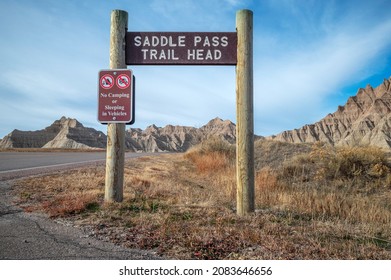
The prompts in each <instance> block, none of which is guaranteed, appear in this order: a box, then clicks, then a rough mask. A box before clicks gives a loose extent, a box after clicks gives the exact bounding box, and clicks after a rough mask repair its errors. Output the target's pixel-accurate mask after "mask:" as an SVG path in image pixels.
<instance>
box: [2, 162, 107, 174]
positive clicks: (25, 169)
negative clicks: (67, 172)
mask: <svg viewBox="0 0 391 280" xmlns="http://www.w3.org/2000/svg"><path fill="white" fill-rule="evenodd" d="M105 160H106V159H94V160H87V161H77V162H70V163H59V164H53V165H43V166H36V167H27V168H19V169H12V170H5V171H0V174H3V173H9V172H18V171H27V170H34V169H40V168H49V167H60V166H67V165H74V164H79V163H91V162H100V161H105Z"/></svg>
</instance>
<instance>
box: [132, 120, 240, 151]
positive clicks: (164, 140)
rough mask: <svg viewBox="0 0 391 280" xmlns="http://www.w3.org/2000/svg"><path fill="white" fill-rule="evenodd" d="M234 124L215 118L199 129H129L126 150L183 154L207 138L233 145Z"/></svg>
mask: <svg viewBox="0 0 391 280" xmlns="http://www.w3.org/2000/svg"><path fill="white" fill-rule="evenodd" d="M235 130H236V127H235V124H233V123H232V122H231V121H229V120H225V121H223V120H221V119H219V118H215V119H213V120H211V121H210V122H208V123H207V124H206V125H204V126H202V127H201V128H194V127H190V126H173V125H167V126H165V127H163V128H159V127H156V126H155V125H151V126H149V127H147V128H146V129H145V130H141V129H139V128H135V129H134V128H131V129H129V130H127V131H126V136H125V141H126V146H127V147H128V149H130V150H133V151H146V152H164V151H170V152H184V151H186V150H188V149H189V148H190V147H191V146H193V145H196V144H198V143H200V142H201V141H202V140H205V139H207V138H209V137H219V138H221V139H223V140H225V141H227V142H229V143H234V142H235V140H236V137H235Z"/></svg>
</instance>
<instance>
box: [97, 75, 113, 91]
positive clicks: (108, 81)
mask: <svg viewBox="0 0 391 280" xmlns="http://www.w3.org/2000/svg"><path fill="white" fill-rule="evenodd" d="M100 85H101V87H102V88H104V89H111V88H112V87H113V86H114V78H113V76H111V75H109V74H106V75H103V76H102V78H100Z"/></svg>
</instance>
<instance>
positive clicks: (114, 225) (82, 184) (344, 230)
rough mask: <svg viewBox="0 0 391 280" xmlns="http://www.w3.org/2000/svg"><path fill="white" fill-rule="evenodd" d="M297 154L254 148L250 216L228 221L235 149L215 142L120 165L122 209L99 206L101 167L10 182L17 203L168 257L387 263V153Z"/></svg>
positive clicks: (313, 150)
mask: <svg viewBox="0 0 391 280" xmlns="http://www.w3.org/2000/svg"><path fill="white" fill-rule="evenodd" d="M297 147H298V146H296V145H289V144H286V143H284V144H280V143H278V142H270V141H264V142H258V143H256V154H257V156H256V159H257V162H256V166H257V169H256V178H255V187H256V192H255V193H256V208H257V209H256V212H255V213H254V214H252V215H248V216H246V217H238V216H237V215H236V214H235V205H236V202H235V199H236V176H235V147H234V146H233V145H230V144H227V143H225V142H224V141H221V140H219V139H210V140H209V141H206V142H204V143H202V144H201V145H199V146H197V147H194V148H193V149H191V150H190V151H189V152H187V153H186V154H184V155H181V154H179V155H175V154H169V155H161V156H158V157H144V158H140V159H137V160H132V161H128V162H127V164H126V168H125V188H124V201H123V202H122V203H114V204H104V203H103V188H104V186H103V185H104V180H103V179H104V178H103V176H104V170H103V169H102V168H101V169H99V168H98V169H96V168H95V169H94V168H91V169H84V170H80V171H77V172H74V171H72V172H71V171H68V172H66V173H63V174H61V175H47V176H44V177H41V178H32V179H28V180H24V181H22V182H19V185H20V196H21V202H22V203H23V204H25V205H29V204H32V205H35V208H34V209H35V210H43V211H47V212H49V213H52V216H62V217H64V218H68V219H71V220H73V219H74V222H75V223H79V224H80V225H88V226H89V228H91V227H92V228H93V229H94V234H99V235H105V236H106V237H107V238H109V239H110V240H112V241H113V242H115V243H118V244H122V245H124V246H128V247H137V248H143V249H153V250H156V251H157V252H158V253H159V254H162V255H166V256H169V257H171V258H180V259H379V258H380V259H390V258H391V253H390V249H391V202H390V201H391V184H390V181H391V178H390V167H391V165H390V162H389V157H388V156H387V154H385V153H384V152H383V151H381V150H380V149H377V148H370V147H354V148H333V147H329V146H325V145H322V144H319V143H317V144H315V145H313V146H312V147H309V146H308V145H300V147H299V148H297ZM290 149H291V150H290ZM262 156H268V157H270V158H268V159H263V158H262ZM272 158H273V160H272ZM79 198H80V200H81V202H78V199H79ZM66 201H68V202H69V203H66ZM63 202H64V203H63ZM96 202H98V203H96ZM64 205H65V206H64ZM62 207H65V208H66V210H64V209H62ZM83 208H84V209H83ZM50 211H52V212H50ZM75 217H77V218H75Z"/></svg>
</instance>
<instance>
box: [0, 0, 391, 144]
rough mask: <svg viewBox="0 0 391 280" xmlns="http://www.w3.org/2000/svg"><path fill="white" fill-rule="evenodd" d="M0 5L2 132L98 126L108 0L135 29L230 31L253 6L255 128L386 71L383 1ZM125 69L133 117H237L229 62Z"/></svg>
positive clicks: (277, 125)
mask: <svg viewBox="0 0 391 280" xmlns="http://www.w3.org/2000/svg"><path fill="white" fill-rule="evenodd" d="M0 8H1V9H0V24H1V25H2V26H4V27H5V26H6V27H7V28H2V29H0V36H1V38H7V40H3V41H1V43H0V56H1V57H0V58H1V61H2V63H1V64H0V79H1V80H2V82H1V83H0V96H1V99H2V101H1V103H0V112H1V113H0V114H1V115H0V116H1V118H2V119H7V122H5V123H7V125H9V126H5V125H3V126H2V127H1V128H0V137H2V136H3V135H5V134H6V133H8V132H10V131H11V130H12V129H13V128H19V129H40V128H42V127H44V126H46V125H49V124H50V122H51V121H53V120H54V119H56V118H59V117H61V116H62V115H67V116H69V117H76V118H78V119H79V120H80V121H81V122H82V123H84V124H89V125H94V124H95V125H94V126H95V127H96V128H98V129H103V130H104V129H105V128H104V127H103V126H101V125H99V124H98V122H97V121H96V114H97V113H96V103H97V97H96V94H97V92H96V91H97V75H98V71H99V70H100V69H105V68H107V67H108V64H109V58H108V52H109V24H110V12H111V10H113V9H124V10H128V11H129V26H130V29H131V30H135V31H136V30H137V31H234V30H235V13H236V10H238V9H242V8H249V9H251V10H253V12H254V59H255V60H254V85H255V91H254V94H255V96H254V107H255V131H256V133H257V134H262V135H269V134H274V133H278V132H280V131H282V130H286V129H292V128H295V127H300V126H302V125H304V124H306V123H312V122H314V121H317V120H319V119H320V118H321V117H323V116H324V115H325V114H327V113H329V112H330V111H331V110H335V109H336V108H337V106H338V105H341V104H334V103H333V104H330V102H328V100H330V98H331V97H333V96H335V95H336V94H341V95H352V94H354V93H355V92H342V89H343V88H346V87H347V86H349V85H351V84H357V83H359V82H363V83H364V82H365V83H367V82H368V80H369V79H370V78H371V77H372V76H373V75H376V74H380V75H382V74H383V73H384V76H385V77H388V76H390V75H391V72H390V71H389V69H388V68H386V66H387V64H386V62H389V61H391V52H390V49H391V48H390V47H391V36H388V34H391V20H390V18H389V11H390V8H391V2H390V1H388V0H384V1H383V0H373V1H349V0H344V1H315V0H314V1H299V0H278V1H276V0H264V1H250V0H248V1H247V0H226V1H221V0H197V1H196V0H173V1H160V0H145V1H133V0H132V1H91V0H85V1H50V0H41V1H34V2H31V1H27V0H20V1H11V0H4V1H2V2H1V3H0ZM129 68H132V69H133V70H134V72H135V75H136V79H137V85H136V124H135V126H137V127H142V128H144V127H145V126H147V125H149V124H151V123H155V124H157V125H160V126H163V125H166V124H169V123H171V124H181V125H197V126H200V125H203V124H205V123H206V122H207V121H208V120H209V119H211V118H214V117H216V116H219V117H222V118H227V119H231V120H232V121H235V119H236V114H235V68H234V67H190V66H182V67H142V66H137V67H129ZM374 86H375V85H374ZM346 99H347V96H346ZM11 116H12V117H11ZM26 119H28V121H26Z"/></svg>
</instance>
